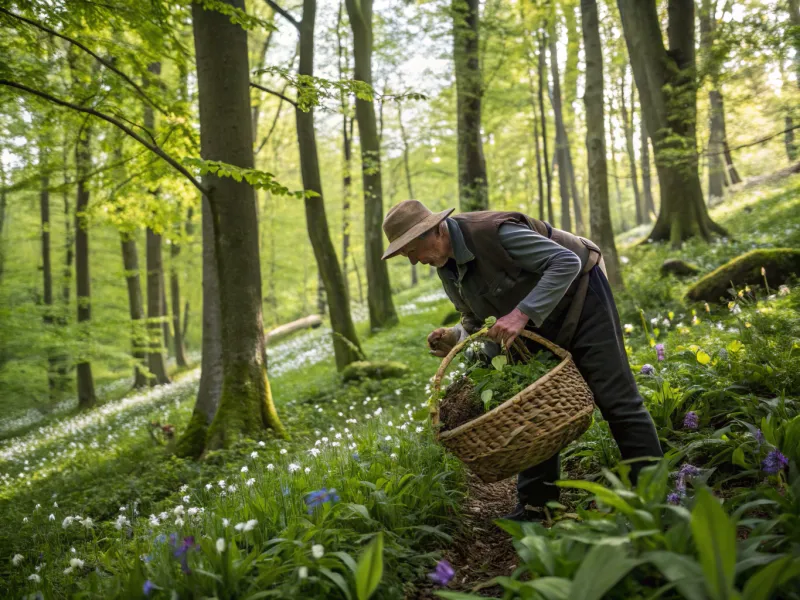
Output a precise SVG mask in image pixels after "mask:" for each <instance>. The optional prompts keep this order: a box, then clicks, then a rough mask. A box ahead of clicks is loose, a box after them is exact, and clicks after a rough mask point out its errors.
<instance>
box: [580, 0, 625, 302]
mask: <svg viewBox="0 0 800 600" xmlns="http://www.w3.org/2000/svg"><path fill="white" fill-rule="evenodd" d="M581 23H582V26H583V47H584V54H585V57H586V84H585V85H586V89H585V91H584V96H583V102H584V105H585V106H586V153H587V161H588V170H589V221H590V223H591V235H592V240H593V241H594V242H595V243H596V244H597V245H598V246H600V248H601V250H602V251H603V259H604V260H605V263H606V270H607V272H608V281H609V283H611V285H613V286H615V287H622V285H623V282H622V273H621V271H620V266H619V258H618V255H617V247H616V244H615V243H614V230H613V228H612V227H611V211H610V209H609V205H608V167H607V165H606V133H605V120H604V119H605V118H604V116H603V111H604V108H603V47H602V44H601V42H600V25H599V22H598V17H597V2H596V0H581Z"/></svg>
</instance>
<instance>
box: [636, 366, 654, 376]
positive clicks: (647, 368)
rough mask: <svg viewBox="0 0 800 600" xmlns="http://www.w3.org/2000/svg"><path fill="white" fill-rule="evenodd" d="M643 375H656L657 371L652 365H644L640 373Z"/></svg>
mask: <svg viewBox="0 0 800 600" xmlns="http://www.w3.org/2000/svg"><path fill="white" fill-rule="evenodd" d="M639 372H640V373H641V374H642V375H655V374H656V369H655V367H653V365H651V364H649V363H648V364H646V365H642V370H641V371H639Z"/></svg>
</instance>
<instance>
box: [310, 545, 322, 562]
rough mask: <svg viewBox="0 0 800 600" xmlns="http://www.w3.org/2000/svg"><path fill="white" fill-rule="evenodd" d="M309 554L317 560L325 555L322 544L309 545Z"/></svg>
mask: <svg viewBox="0 0 800 600" xmlns="http://www.w3.org/2000/svg"><path fill="white" fill-rule="evenodd" d="M311 555H312V556H313V557H314V558H316V559H317V560H319V559H320V558H322V557H323V556H325V547H324V546H323V545H322V544H314V545H313V546H311Z"/></svg>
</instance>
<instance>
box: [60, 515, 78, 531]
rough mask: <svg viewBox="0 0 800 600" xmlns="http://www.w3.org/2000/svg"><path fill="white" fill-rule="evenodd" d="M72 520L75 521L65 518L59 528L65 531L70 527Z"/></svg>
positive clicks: (71, 518) (72, 518) (73, 518)
mask: <svg viewBox="0 0 800 600" xmlns="http://www.w3.org/2000/svg"><path fill="white" fill-rule="evenodd" d="M74 520H75V517H67V518H66V519H64V520H63V521H62V522H61V527H63V528H64V529H66V528H67V527H69V526H70V525H72V522H73V521H74Z"/></svg>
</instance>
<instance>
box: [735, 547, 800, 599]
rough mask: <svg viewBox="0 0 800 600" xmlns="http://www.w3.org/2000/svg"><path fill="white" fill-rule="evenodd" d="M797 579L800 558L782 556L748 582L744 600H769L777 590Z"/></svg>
mask: <svg viewBox="0 0 800 600" xmlns="http://www.w3.org/2000/svg"><path fill="white" fill-rule="evenodd" d="M797 577H800V558H793V557H792V556H790V555H786V556H782V557H781V558H779V559H778V560H776V561H773V562H771V563H770V564H768V565H767V566H766V567H764V568H763V569H759V571H758V572H757V573H755V574H754V575H753V576H752V577H750V579H748V580H747V583H746V584H745V586H744V590H743V593H742V600H769V598H772V597H773V592H774V591H775V590H777V589H778V588H779V587H780V586H782V585H783V584H784V583H786V582H787V581H789V580H791V579H795V578H797Z"/></svg>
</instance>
